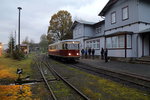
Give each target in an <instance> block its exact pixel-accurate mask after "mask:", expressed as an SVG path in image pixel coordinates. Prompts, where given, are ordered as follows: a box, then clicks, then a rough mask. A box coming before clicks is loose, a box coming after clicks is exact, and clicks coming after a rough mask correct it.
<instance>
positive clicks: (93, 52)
mask: <svg viewBox="0 0 150 100" xmlns="http://www.w3.org/2000/svg"><path fill="white" fill-rule="evenodd" d="M94 54H95V50H94V48H93V49H92V58H93V59H94Z"/></svg>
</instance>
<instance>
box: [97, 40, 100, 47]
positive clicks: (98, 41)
mask: <svg viewBox="0 0 150 100" xmlns="http://www.w3.org/2000/svg"><path fill="white" fill-rule="evenodd" d="M96 42H97V43H96V45H97V49H99V48H100V40H97V41H96Z"/></svg>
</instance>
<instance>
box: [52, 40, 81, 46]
mask: <svg viewBox="0 0 150 100" xmlns="http://www.w3.org/2000/svg"><path fill="white" fill-rule="evenodd" d="M64 42H80V41H78V40H72V39H70V40H62V41H59V42H55V43H53V44H50V45H49V46H51V45H56V44H59V43H64Z"/></svg>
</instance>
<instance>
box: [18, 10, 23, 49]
mask: <svg viewBox="0 0 150 100" xmlns="http://www.w3.org/2000/svg"><path fill="white" fill-rule="evenodd" d="M18 9H19V16H18V17H19V18H18V48H19V51H20V11H21V9H22V8H21V7H18Z"/></svg>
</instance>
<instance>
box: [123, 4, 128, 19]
mask: <svg viewBox="0 0 150 100" xmlns="http://www.w3.org/2000/svg"><path fill="white" fill-rule="evenodd" d="M128 18H129V10H128V6H127V7H124V8H122V20H127V19H128Z"/></svg>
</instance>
